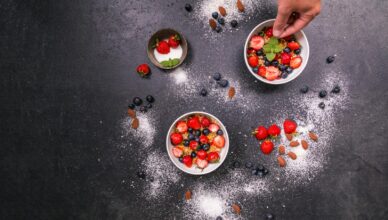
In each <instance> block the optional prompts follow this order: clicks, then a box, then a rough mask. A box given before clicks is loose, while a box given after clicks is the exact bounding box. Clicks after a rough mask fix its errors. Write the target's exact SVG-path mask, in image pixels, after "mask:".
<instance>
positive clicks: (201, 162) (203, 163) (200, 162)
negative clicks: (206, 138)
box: [196, 158, 209, 169]
mask: <svg viewBox="0 0 388 220" xmlns="http://www.w3.org/2000/svg"><path fill="white" fill-rule="evenodd" d="M196 163H197V166H198V167H199V168H201V169H204V168H206V167H207V165H208V164H209V162H207V160H201V159H198V158H197V162H196Z"/></svg>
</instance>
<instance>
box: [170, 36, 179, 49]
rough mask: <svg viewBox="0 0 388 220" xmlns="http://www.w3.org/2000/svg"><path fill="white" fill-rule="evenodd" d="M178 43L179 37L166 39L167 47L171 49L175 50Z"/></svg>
mask: <svg viewBox="0 0 388 220" xmlns="http://www.w3.org/2000/svg"><path fill="white" fill-rule="evenodd" d="M179 41H180V37H179V35H177V34H176V35H171V36H170V38H168V45H169V46H170V47H172V48H177V47H178V46H179Z"/></svg>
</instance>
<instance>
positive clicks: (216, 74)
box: [213, 73, 221, 81]
mask: <svg viewBox="0 0 388 220" xmlns="http://www.w3.org/2000/svg"><path fill="white" fill-rule="evenodd" d="M213 79H214V80H216V81H218V80H220V79H221V73H214V74H213Z"/></svg>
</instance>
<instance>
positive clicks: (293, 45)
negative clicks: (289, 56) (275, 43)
mask: <svg viewBox="0 0 388 220" xmlns="http://www.w3.org/2000/svg"><path fill="white" fill-rule="evenodd" d="M287 47H288V48H290V49H291V50H296V49H299V48H300V46H299V44H298V42H295V41H291V42H288V44H287Z"/></svg>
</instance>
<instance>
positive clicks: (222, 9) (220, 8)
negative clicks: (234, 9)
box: [218, 6, 226, 17]
mask: <svg viewBox="0 0 388 220" xmlns="http://www.w3.org/2000/svg"><path fill="white" fill-rule="evenodd" d="M218 11H219V12H220V14H221V15H222V16H224V17H225V15H226V10H225V8H224V7H222V6H220V7H218Z"/></svg>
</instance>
